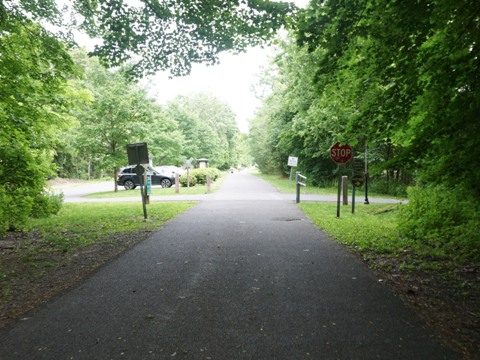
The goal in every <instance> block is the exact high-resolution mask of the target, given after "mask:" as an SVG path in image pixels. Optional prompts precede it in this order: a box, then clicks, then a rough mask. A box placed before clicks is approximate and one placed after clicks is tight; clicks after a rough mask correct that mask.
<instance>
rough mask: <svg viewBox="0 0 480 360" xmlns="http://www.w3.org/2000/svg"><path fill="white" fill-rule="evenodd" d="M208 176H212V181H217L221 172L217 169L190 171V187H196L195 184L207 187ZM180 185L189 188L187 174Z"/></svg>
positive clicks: (183, 176)
mask: <svg viewBox="0 0 480 360" xmlns="http://www.w3.org/2000/svg"><path fill="white" fill-rule="evenodd" d="M207 174H210V177H211V179H212V181H216V180H217V179H218V178H219V176H220V175H221V172H220V170H218V169H216V168H205V169H192V170H190V186H195V184H200V185H205V184H206V183H207ZM192 179H195V180H192ZM180 184H181V185H182V186H187V174H186V173H185V174H183V175H182V177H181V178H180Z"/></svg>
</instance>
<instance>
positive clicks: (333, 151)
mask: <svg viewBox="0 0 480 360" xmlns="http://www.w3.org/2000/svg"><path fill="white" fill-rule="evenodd" d="M352 156H353V150H352V148H351V146H350V145H348V144H345V145H343V146H340V143H339V142H337V143H336V144H335V145H333V146H332V147H331V148H330V158H331V159H332V160H333V161H334V162H336V163H337V164H345V163H346V162H349V161H350V160H351V159H352Z"/></svg>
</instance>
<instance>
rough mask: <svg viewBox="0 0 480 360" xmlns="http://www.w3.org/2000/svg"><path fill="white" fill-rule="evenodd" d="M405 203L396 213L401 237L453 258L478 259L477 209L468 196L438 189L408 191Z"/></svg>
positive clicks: (479, 224)
mask: <svg viewBox="0 0 480 360" xmlns="http://www.w3.org/2000/svg"><path fill="white" fill-rule="evenodd" d="M408 199H409V203H408V204H406V205H404V206H403V207H402V208H401V211H400V219H399V230H400V232H401V234H402V235H403V236H405V237H408V238H411V239H415V240H418V241H422V242H424V243H425V244H426V245H428V246H429V247H434V248H437V249H439V250H442V251H440V252H443V253H448V252H453V253H454V254H455V255H456V256H457V257H461V256H465V257H469V258H472V259H478V258H479V257H480V252H479V246H478V244H479V243H480V232H478V228H479V227H480V206H479V205H478V203H477V201H476V200H475V198H474V197H473V196H472V195H470V194H469V193H468V192H467V191H465V190H464V189H461V188H455V189H451V188H447V187H446V186H440V185H439V186H429V187H414V188H409V189H408Z"/></svg>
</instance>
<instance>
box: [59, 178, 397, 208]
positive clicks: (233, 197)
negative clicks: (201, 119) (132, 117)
mask: <svg viewBox="0 0 480 360" xmlns="http://www.w3.org/2000/svg"><path fill="white" fill-rule="evenodd" d="M227 176H229V177H231V178H235V179H237V180H240V179H245V178H247V179H248V178H250V177H252V175H250V174H246V173H234V174H229V175H227ZM113 189H114V185H113V182H111V181H103V182H91V183H88V184H84V185H68V186H63V187H62V186H58V187H56V188H55V189H54V190H55V192H56V193H59V192H63V194H64V201H65V202H136V201H140V199H139V196H138V194H137V193H136V192H135V193H132V197H128V198H125V197H122V198H101V199H95V198H84V196H86V195H89V194H94V193H97V192H105V191H113ZM240 189H241V191H238V188H233V187H232V185H230V184H229V182H226V183H225V185H224V186H223V187H222V191H217V192H214V193H212V194H199V195H174V196H152V197H151V198H150V200H151V201H152V202H156V201H237V200H238V201H245V200H265V201H267V200H275V201H290V200H291V201H295V194H287V193H281V192H280V191H278V190H274V191H270V192H261V191H259V190H258V189H254V188H251V186H250V185H249V184H248V183H246V182H244V183H243V185H240ZM119 191H127V190H124V189H123V187H119ZM301 191H302V192H304V191H305V190H304V189H303V188H302V190H301ZM301 201H302V202H311V201H322V202H335V201H337V197H336V196H335V195H312V194H303V193H302V194H301ZM349 201H351V194H350V200H349ZM369 201H370V202H371V203H401V202H406V201H405V200H397V199H387V198H371V197H370V198H369ZM357 203H363V197H362V196H359V195H358V196H357Z"/></svg>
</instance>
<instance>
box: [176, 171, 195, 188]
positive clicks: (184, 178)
mask: <svg viewBox="0 0 480 360" xmlns="http://www.w3.org/2000/svg"><path fill="white" fill-rule="evenodd" d="M192 171H193V170H190V171H189V174H190V186H195V185H196V184H197V178H196V177H195V175H192ZM187 180H188V178H187V173H185V174H183V175H182V176H180V185H181V186H183V187H187Z"/></svg>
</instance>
